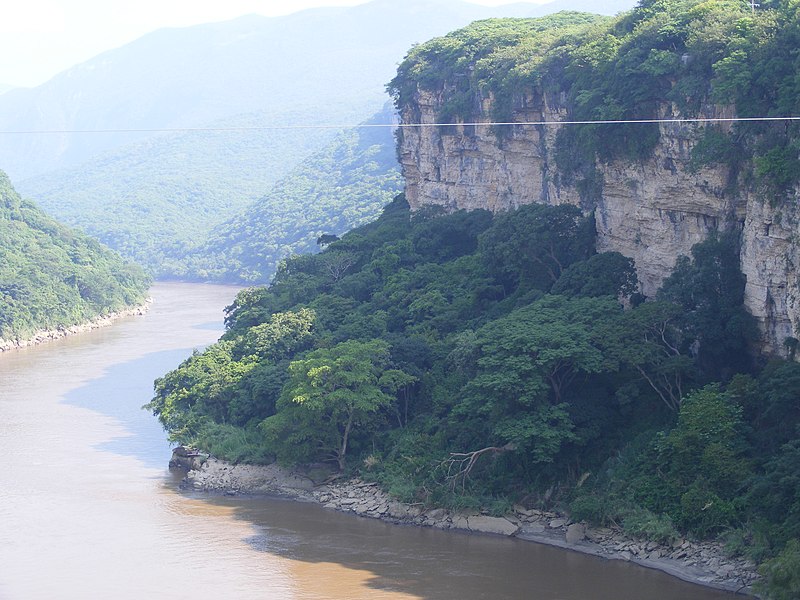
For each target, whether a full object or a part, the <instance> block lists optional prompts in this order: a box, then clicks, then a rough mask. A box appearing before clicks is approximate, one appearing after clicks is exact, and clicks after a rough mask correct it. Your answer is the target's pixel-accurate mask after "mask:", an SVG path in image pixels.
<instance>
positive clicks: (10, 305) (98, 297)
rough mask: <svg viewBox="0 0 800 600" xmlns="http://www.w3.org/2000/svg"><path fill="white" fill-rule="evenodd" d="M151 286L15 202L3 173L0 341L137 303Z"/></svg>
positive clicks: (100, 249)
mask: <svg viewBox="0 0 800 600" xmlns="http://www.w3.org/2000/svg"><path fill="white" fill-rule="evenodd" d="M148 285H149V278H148V277H147V276H146V275H145V274H144V272H143V271H142V270H141V269H140V268H139V267H137V266H135V265H132V264H130V263H126V262H125V261H123V259H122V258H121V257H120V256H119V255H118V254H116V253H115V252H113V251H111V250H109V249H108V248H106V247H104V246H102V245H101V244H100V243H99V242H97V241H96V240H94V239H92V238H90V237H88V236H87V235H84V234H81V233H78V232H77V231H74V230H72V229H69V228H67V227H64V226H63V225H60V224H59V223H57V222H56V221H54V220H53V219H51V218H50V217H48V216H47V215H45V214H44V213H43V212H42V211H40V210H39V209H38V208H37V207H36V206H35V205H33V204H32V203H30V202H27V201H24V200H22V199H20V197H19V195H18V194H17V193H16V192H15V191H14V189H13V187H12V186H11V182H10V181H9V179H8V177H7V176H6V174H5V173H2V172H0V339H5V340H16V339H23V340H24V339H26V338H27V337H29V336H31V335H32V334H33V333H34V332H36V331H38V330H42V329H47V330H52V329H58V328H60V327H67V326H70V325H76V324H80V323H83V322H85V321H88V320H91V319H94V318H96V317H99V316H102V315H106V314H108V313H110V312H113V311H117V310H120V309H123V308H126V307H132V306H135V305H137V304H141V303H142V302H143V301H144V299H145V296H146V293H147V288H148Z"/></svg>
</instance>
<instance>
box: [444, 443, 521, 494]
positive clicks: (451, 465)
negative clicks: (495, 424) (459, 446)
mask: <svg viewBox="0 0 800 600" xmlns="http://www.w3.org/2000/svg"><path fill="white" fill-rule="evenodd" d="M516 449H517V447H516V445H514V444H513V443H511V442H509V443H508V444H506V445H505V446H488V447H487V448H481V449H480V450H473V451H472V452H451V453H450V458H448V459H445V460H443V461H442V462H441V463H439V467H441V468H442V469H446V474H445V481H447V482H448V483H449V484H450V489H452V490H455V489H456V486H458V482H459V480H460V481H461V489H462V490H463V489H464V488H465V487H466V483H467V479H469V476H470V473H472V469H473V468H474V467H475V464H476V463H477V462H478V459H479V458H480V457H481V456H483V455H484V454H494V455H497V454H502V453H504V452H511V451H513V450H516Z"/></svg>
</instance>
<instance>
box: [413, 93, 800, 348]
mask: <svg viewBox="0 0 800 600" xmlns="http://www.w3.org/2000/svg"><path fill="white" fill-rule="evenodd" d="M445 97H446V93H444V92H441V91H440V92H430V91H424V90H419V91H418V93H417V95H416V103H415V104H414V105H413V106H408V107H406V108H405V109H404V110H403V111H402V118H403V121H404V122H421V123H423V124H426V123H427V124H433V123H436V122H437V119H438V114H439V112H440V111H441V108H442V104H443V102H444V99H445ZM490 114H491V98H489V99H486V100H484V101H483V106H482V110H481V117H480V118H479V119H478V120H477V122H478V123H480V122H487V121H489V120H490V119H489V115H490ZM673 114H676V113H674V111H673V108H672V107H669V106H667V107H664V108H663V109H662V111H661V116H662V117H664V118H671V117H672V116H673ZM701 116H703V117H731V116H733V115H732V113H731V111H730V110H727V109H724V108H720V107H713V106H710V107H707V108H706V109H705V111H704V113H703V114H702V115H701ZM566 119H567V110H566V106H565V102H564V98H563V97H558V96H553V97H550V96H548V95H538V96H537V95H530V96H527V97H525V98H521V99H519V100H518V102H517V107H516V109H515V112H514V121H515V122H519V123H542V122H546V123H553V122H559V121H564V120H566ZM570 126H571V125H557V124H556V125H514V126H509V127H507V130H506V131H504V133H503V135H501V136H500V137H498V135H497V134H496V133H495V131H496V130H495V129H493V127H492V126H490V125H481V124H477V125H456V126H450V127H418V128H417V127H415V128H407V129H403V130H402V135H401V137H400V141H399V156H400V162H401V165H402V169H403V175H404V177H405V179H406V197H407V199H408V202H409V203H410V205H411V208H412V209H418V208H420V207H422V206H426V205H440V206H444V207H446V208H448V209H451V210H456V209H467V210H472V209H478V208H483V209H487V210H491V211H493V212H498V211H503V210H509V209H513V208H517V207H519V206H521V205H524V204H530V203H534V202H538V203H544V204H551V205H557V204H565V203H569V204H574V205H577V206H581V207H582V208H583V209H584V210H585V211H587V212H590V211H594V214H595V220H596V223H597V246H598V247H597V250H598V251H600V252H603V251H617V252H620V253H621V254H624V255H625V256H628V257H630V258H632V259H634V261H635V263H636V270H637V273H638V276H639V280H640V283H641V287H642V293H644V294H645V295H646V296H652V295H653V294H654V293H655V292H656V290H657V289H658V288H659V287H660V285H661V283H662V282H663V280H664V278H666V277H667V276H668V275H669V274H670V273H671V272H672V269H673V267H674V265H675V261H676V260H677V258H678V256H680V255H689V254H690V251H691V248H692V246H693V245H694V244H696V243H698V242H701V241H703V240H704V239H705V238H706V237H707V236H708V234H709V232H711V231H714V230H723V231H730V230H733V231H738V232H740V234H741V241H742V244H741V246H742V251H741V257H740V263H741V269H742V272H743V273H744V274H745V275H746V277H747V286H746V289H745V304H746V306H747V308H748V310H749V311H750V312H751V313H752V314H753V315H754V316H755V317H756V319H757V320H758V321H759V324H760V327H761V330H762V333H763V336H762V350H763V351H765V352H767V353H770V354H785V353H786V346H785V341H786V339H787V338H790V337H794V336H795V331H797V330H798V329H800V300H798V298H800V281H798V278H797V277H796V276H795V273H797V267H798V264H799V263H800V256H798V247H797V242H796V240H795V237H796V232H797V230H798V219H799V217H800V215H799V214H798V210H799V209H798V208H797V207H796V206H794V203H792V205H791V206H789V205H786V204H784V205H782V206H780V207H777V208H776V207H773V206H772V205H771V204H770V201H769V198H763V197H758V196H757V195H756V194H753V193H752V192H749V191H746V190H743V189H741V188H740V189H738V190H736V191H734V188H733V186H729V185H728V180H729V173H728V169H727V168H726V167H713V168H702V169H700V170H697V171H692V170H691V169H690V168H689V163H690V158H691V150H692V147H693V146H694V144H695V143H696V141H697V139H698V129H697V127H696V126H694V125H691V124H679V123H662V124H660V125H659V127H660V133H661V135H660V141H659V143H658V145H657V146H656V148H655V151H654V152H653V154H652V155H651V156H650V157H647V158H644V159H642V160H638V161H625V162H622V161H618V162H611V163H602V162H598V163H597V165H596V168H597V172H598V174H599V175H600V176H601V178H602V189H601V191H600V192H599V193H597V194H594V195H593V197H589V196H590V195H587V194H586V192H585V190H584V191H583V193H582V192H581V189H579V186H577V185H575V184H574V183H570V182H569V178H568V177H565V176H564V174H562V173H559V170H558V168H557V166H556V162H555V154H556V152H555V145H556V135H557V133H558V130H559V128H560V127H570ZM508 129H510V131H509V130H508Z"/></svg>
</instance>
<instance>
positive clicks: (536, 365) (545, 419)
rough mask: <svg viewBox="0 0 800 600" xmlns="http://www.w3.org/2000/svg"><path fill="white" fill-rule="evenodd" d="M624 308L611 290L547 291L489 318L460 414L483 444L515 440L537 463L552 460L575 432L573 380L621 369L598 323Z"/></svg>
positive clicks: (481, 333)
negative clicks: (595, 293)
mask: <svg viewBox="0 0 800 600" xmlns="http://www.w3.org/2000/svg"><path fill="white" fill-rule="evenodd" d="M620 312H621V308H620V306H619V304H618V303H617V302H616V301H615V300H613V299H611V298H608V297H605V298H580V299H566V298H563V297H560V296H546V297H545V298H543V299H542V300H539V301H537V302H534V303H533V304H531V305H530V306H526V307H524V308H520V309H517V310H515V311H513V312H512V313H510V314H509V315H508V316H506V317H503V318H501V319H497V320H495V321H492V322H490V323H488V324H487V325H485V326H484V327H482V328H481V329H480V330H478V332H477V334H476V342H475V345H476V346H477V349H478V354H479V357H478V359H477V374H476V376H475V377H474V378H473V379H472V380H471V381H470V382H469V383H468V384H467V386H466V387H465V389H464V400H463V401H462V402H461V403H460V404H459V405H458V406H457V408H456V410H455V411H454V414H455V416H456V417H457V418H460V419H463V418H467V419H469V420H470V421H471V423H472V424H473V426H474V427H476V429H477V433H478V435H482V436H483V437H484V439H482V440H480V441H481V442H482V443H492V444H494V445H503V444H506V443H509V442H512V443H514V444H515V446H516V448H517V449H518V450H519V451H522V452H525V453H529V455H530V456H531V457H532V460H533V461H534V462H551V461H552V460H553V459H554V457H555V455H556V454H557V453H558V452H559V450H560V449H561V447H562V445H563V444H564V443H565V442H568V441H571V440H573V439H575V436H574V434H573V432H572V429H573V423H572V421H571V419H570V416H569V413H568V410H567V407H568V404H567V403H566V401H567V392H568V391H569V389H570V387H571V386H572V385H573V384H574V383H575V382H576V381H577V380H579V379H580V378H583V377H586V376H587V375H590V374H595V373H599V372H601V371H604V370H606V369H614V368H615V364H614V363H613V362H610V361H609V357H608V355H607V354H606V352H605V351H604V344H605V343H606V341H605V340H604V339H603V335H602V333H601V331H602V330H601V329H598V328H597V327H596V325H597V324H598V323H600V322H603V321H606V322H607V321H609V320H611V321H613V320H614V319H615V318H616V316H617V314H618V313H620ZM462 353H463V350H462Z"/></svg>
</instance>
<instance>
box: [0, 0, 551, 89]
mask: <svg viewBox="0 0 800 600" xmlns="http://www.w3.org/2000/svg"><path fill="white" fill-rule="evenodd" d="M366 1H367V0H135V1H133V0H124V1H120V0H8V1H7V2H4V3H3V4H4V6H3V9H2V11H0V85H2V84H10V85H16V86H35V85H39V84H40V83H44V82H45V81H46V80H48V79H50V78H51V77H52V76H53V75H55V74H56V73H59V72H61V71H63V70H65V69H67V68H69V67H71V66H73V65H75V64H78V63H81V62H83V61H85V60H88V59H90V58H92V57H93V56H95V55H97V54H100V53H101V52H103V51H105V50H110V49H112V48H117V47H119V46H122V45H124V44H126V43H128V42H130V41H132V40H134V39H136V38H138V37H140V36H141V35H143V34H145V33H147V32H149V31H153V30H155V29H159V28H161V27H185V26H188V25H196V24H198V23H209V22H213V21H224V20H226V19H233V18H235V17H238V16H241V15H245V14H250V13H257V14H262V15H268V16H277V15H285V14H289V13H292V12H296V11H298V10H302V9H305V8H312V7H318V6H355V5H357V4H364V3H365V2H366ZM397 1H398V2H403V1H404V0H397ZM471 1H472V2H473V3H474V4H483V5H485V6H498V5H501V4H511V3H512V2H513V1H515V0H471ZM527 1H528V2H533V3H537V4H543V3H544V2H546V1H548V0H527Z"/></svg>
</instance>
